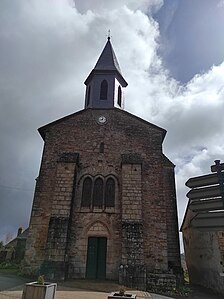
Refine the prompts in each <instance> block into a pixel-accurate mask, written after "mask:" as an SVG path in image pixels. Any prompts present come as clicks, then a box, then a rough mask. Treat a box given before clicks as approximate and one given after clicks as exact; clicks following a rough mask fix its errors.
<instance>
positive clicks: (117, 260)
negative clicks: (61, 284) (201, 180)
mask: <svg viewBox="0 0 224 299" xmlns="http://www.w3.org/2000/svg"><path fill="white" fill-rule="evenodd" d="M85 84H86V98H85V108H84V110H82V111H79V112H77V113H74V114H71V115H69V116H66V117H64V118H62V119H59V120H56V121H54V122H52V123H50V124H48V125H45V126H43V127H41V128H40V129H39V133H40V135H41V137H42V138H43V140H44V150H43V156H42V162H41V167H40V173H39V177H38V179H37V183H36V189H35V194H34V200H33V207H32V213H31V219H30V226H29V235H28V239H27V246H26V254H25V259H24V269H26V271H27V272H28V271H31V272H32V271H39V272H40V273H44V274H45V275H46V276H48V277H49V278H52V279H66V278H89V279H113V280H119V281H120V282H121V283H124V284H128V285H131V286H139V287H142V288H147V287H150V285H153V284H156V283H157V284H158V283H159V284H163V283H167V284H169V282H171V284H172V283H173V281H174V280H175V279H176V277H177V276H178V275H179V274H180V272H181V266H180V253H179V238H178V223H177V208H176V195H175V181H174V165H173V164H172V163H171V162H170V161H169V160H168V158H167V157H166V156H165V155H164V154H163V151H162V143H163V140H164V137H165V134H166V131H165V130H164V129H162V128H160V127H158V126H155V125H153V124H151V123H149V122H147V121H145V120H143V119H141V118H139V117H136V116H134V115H132V114H130V113H128V112H126V111H124V110H123V107H124V102H123V101H124V98H123V89H124V88H125V87H126V86H127V82H126V81H125V79H124V77H123V76H122V74H121V71H120V68H119V64H118V62H117V59H116V56H115V53H114V51H113V48H112V45H111V42H110V38H108V41H107V43H106V46H105V48H104V49H103V51H102V54H101V56H100V57H99V59H98V61H97V64H96V66H95V67H94V69H93V70H92V72H91V73H90V75H89V76H88V78H87V79H86V81H85Z"/></svg>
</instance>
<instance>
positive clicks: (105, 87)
mask: <svg viewBox="0 0 224 299" xmlns="http://www.w3.org/2000/svg"><path fill="white" fill-rule="evenodd" d="M107 93H108V83H107V81H106V80H103V81H102V83H101V85H100V99H101V100H107Z"/></svg>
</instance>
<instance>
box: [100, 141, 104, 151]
mask: <svg viewBox="0 0 224 299" xmlns="http://www.w3.org/2000/svg"><path fill="white" fill-rule="evenodd" d="M100 153H104V143H103V142H101V143H100Z"/></svg>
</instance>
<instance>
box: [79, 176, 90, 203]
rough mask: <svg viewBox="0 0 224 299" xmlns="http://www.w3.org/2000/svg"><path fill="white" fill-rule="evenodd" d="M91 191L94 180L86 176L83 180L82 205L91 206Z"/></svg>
mask: <svg viewBox="0 0 224 299" xmlns="http://www.w3.org/2000/svg"><path fill="white" fill-rule="evenodd" d="M91 193H92V180H91V178H86V179H85V180H84V182H83V188H82V202H81V206H82V207H88V208H89V207H90V205H91Z"/></svg>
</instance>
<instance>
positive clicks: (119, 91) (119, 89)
mask: <svg viewBox="0 0 224 299" xmlns="http://www.w3.org/2000/svg"><path fill="white" fill-rule="evenodd" d="M121 97H122V91H121V87H120V86H119V87H118V92H117V103H118V105H119V106H120V107H121Z"/></svg>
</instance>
